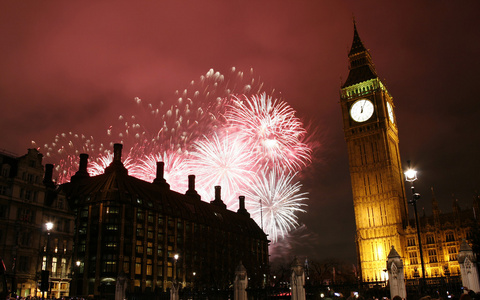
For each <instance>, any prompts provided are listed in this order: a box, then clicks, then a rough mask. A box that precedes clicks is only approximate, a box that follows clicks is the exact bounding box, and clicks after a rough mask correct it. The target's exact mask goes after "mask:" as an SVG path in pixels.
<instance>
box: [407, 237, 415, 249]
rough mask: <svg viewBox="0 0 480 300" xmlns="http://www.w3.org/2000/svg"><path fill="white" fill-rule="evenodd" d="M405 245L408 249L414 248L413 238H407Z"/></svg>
mask: <svg viewBox="0 0 480 300" xmlns="http://www.w3.org/2000/svg"><path fill="white" fill-rule="evenodd" d="M407 245H408V246H409V247H411V246H415V238H408V240H407Z"/></svg>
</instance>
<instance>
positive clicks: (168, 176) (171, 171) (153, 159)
mask: <svg viewBox="0 0 480 300" xmlns="http://www.w3.org/2000/svg"><path fill="white" fill-rule="evenodd" d="M160 161H161V162H163V163H164V178H165V180H166V181H167V182H168V183H169V184H170V188H171V189H172V190H175V191H186V190H187V187H188V180H187V178H188V175H189V174H190V172H189V170H188V166H187V163H186V160H185V157H184V155H182V154H180V153H178V152H169V153H167V152H166V151H164V152H163V154H161V153H150V154H147V155H145V157H144V158H142V159H140V160H139V162H138V164H136V165H135V166H132V168H131V172H130V175H132V176H135V177H137V178H141V179H143V180H145V181H149V182H153V180H154V179H155V177H156V172H157V162H160Z"/></svg>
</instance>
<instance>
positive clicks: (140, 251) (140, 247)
mask: <svg viewBox="0 0 480 300" xmlns="http://www.w3.org/2000/svg"><path fill="white" fill-rule="evenodd" d="M136 251H137V254H143V243H142V241H137V247H136Z"/></svg>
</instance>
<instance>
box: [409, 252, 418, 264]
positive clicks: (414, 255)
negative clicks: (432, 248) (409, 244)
mask: <svg viewBox="0 0 480 300" xmlns="http://www.w3.org/2000/svg"><path fill="white" fill-rule="evenodd" d="M408 255H409V257H410V264H411V265H418V258H417V252H416V251H415V252H410V253H409V254H408Z"/></svg>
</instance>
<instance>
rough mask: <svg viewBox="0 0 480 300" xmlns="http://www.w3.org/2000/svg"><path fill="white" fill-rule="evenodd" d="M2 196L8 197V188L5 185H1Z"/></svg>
mask: <svg viewBox="0 0 480 300" xmlns="http://www.w3.org/2000/svg"><path fill="white" fill-rule="evenodd" d="M0 195H7V187H6V186H5V185H0Z"/></svg>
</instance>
